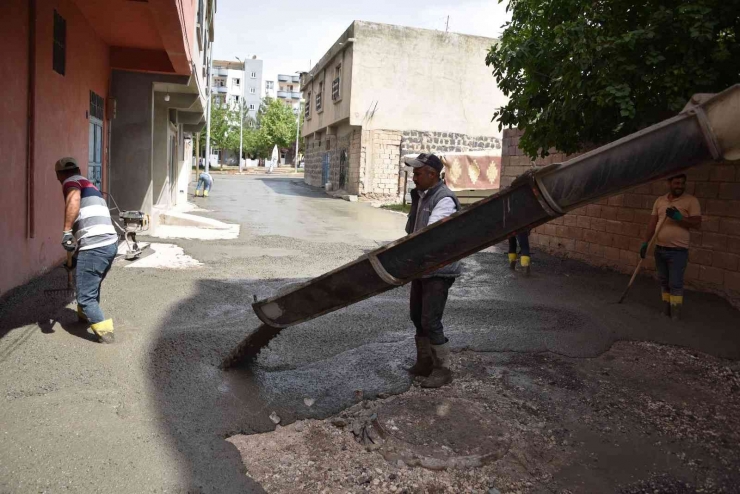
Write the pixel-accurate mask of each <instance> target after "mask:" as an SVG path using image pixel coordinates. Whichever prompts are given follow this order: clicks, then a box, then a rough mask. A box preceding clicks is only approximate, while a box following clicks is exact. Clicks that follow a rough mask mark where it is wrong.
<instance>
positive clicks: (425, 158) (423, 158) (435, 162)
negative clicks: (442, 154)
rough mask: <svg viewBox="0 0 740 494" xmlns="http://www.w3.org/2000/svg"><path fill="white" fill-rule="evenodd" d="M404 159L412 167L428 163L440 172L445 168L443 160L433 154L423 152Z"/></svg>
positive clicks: (419, 166) (427, 164)
mask: <svg viewBox="0 0 740 494" xmlns="http://www.w3.org/2000/svg"><path fill="white" fill-rule="evenodd" d="M403 161H404V163H406V164H407V165H408V166H410V167H411V168H421V167H422V166H425V165H426V166H431V167H432V168H434V169H435V170H437V171H438V172H441V171H442V169H443V168H444V165H443V164H442V160H441V159H439V158H438V157H437V156H435V155H433V154H427V153H421V154H420V155H419V156H417V157H416V158H404V159H403Z"/></svg>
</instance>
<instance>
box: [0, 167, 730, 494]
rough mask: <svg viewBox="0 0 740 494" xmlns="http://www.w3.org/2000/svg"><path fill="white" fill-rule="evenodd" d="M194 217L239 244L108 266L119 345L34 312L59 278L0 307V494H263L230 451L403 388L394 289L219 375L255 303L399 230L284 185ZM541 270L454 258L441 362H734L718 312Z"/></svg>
mask: <svg viewBox="0 0 740 494" xmlns="http://www.w3.org/2000/svg"><path fill="white" fill-rule="evenodd" d="M191 192H192V189H191ZM196 202H197V203H198V204H199V205H200V206H201V207H203V208H205V209H208V210H209V212H207V213H201V214H204V215H207V216H209V217H212V218H216V219H219V220H222V221H225V222H229V223H239V224H240V225H241V234H240V236H239V238H238V239H236V240H220V241H219V240H216V241H195V240H174V241H171V240H167V241H166V242H168V243H174V244H177V245H178V246H180V247H182V248H183V249H184V251H185V253H186V254H188V255H190V256H192V257H193V258H195V259H197V260H198V261H201V262H202V263H203V264H204V265H203V266H202V267H198V268H191V269H179V270H175V269H133V268H130V267H127V263H126V261H117V262H116V264H115V265H114V268H113V270H112V271H111V273H110V275H109V278H108V280H106V282H105V284H104V290H103V300H102V306H103V309H104V310H105V312H106V314H107V315H108V316H110V317H113V319H114V321H115V324H116V332H117V343H116V344H115V345H113V346H103V345H100V344H97V343H95V342H93V341H92V338H91V335H90V334H89V333H88V332H87V331H86V329H85V327H84V326H81V325H79V324H78V323H76V322H75V315H74V312H73V309H74V303H71V304H69V305H67V302H68V301H66V300H59V299H53V298H49V297H46V296H44V294H43V289H44V288H48V287H51V286H55V287H58V286H63V285H64V273H63V271H62V270H57V271H56V272H54V273H51V274H50V275H49V276H46V277H44V278H41V279H39V280H36V281H34V282H33V283H31V284H29V285H27V286H25V287H21V288H20V289H18V290H16V291H15V292H13V293H12V294H10V295H9V296H7V297H6V298H5V299H3V300H2V305H1V306H0V399H2V407H0V434H2V442H0V492H59V491H63V490H69V491H72V492H123V493H125V492H132V493H134V492H136V493H141V492H219V493H227V492H261V490H262V489H261V487H260V486H259V485H257V484H256V483H255V482H253V481H252V480H250V479H249V477H248V476H247V475H245V473H246V472H245V471H244V467H243V465H242V462H241V459H240V457H239V454H238V452H237V450H236V448H235V447H234V446H233V445H231V444H230V443H228V442H226V441H225V440H224V439H225V438H227V437H230V436H232V435H234V434H237V433H246V434H249V433H253V432H263V431H267V430H271V429H272V428H274V424H273V423H272V422H271V421H270V419H269V415H270V414H271V413H272V412H275V413H276V414H277V415H279V416H280V417H281V419H282V423H283V424H285V423H290V422H291V421H293V420H296V419H299V418H306V417H316V418H318V417H326V416H328V415H331V414H334V413H336V412H338V411H339V410H341V409H343V408H344V407H346V406H348V405H349V404H351V403H354V396H355V392H356V391H357V390H362V391H363V393H364V395H365V397H372V396H375V395H376V394H378V393H380V392H386V393H401V392H403V391H405V390H406V389H408V387H409V385H410V381H409V378H408V376H407V375H406V373H405V372H404V370H403V366H404V365H407V363H408V360H409V359H410V358H411V355H412V351H413V349H412V347H413V339H412V336H413V332H412V330H411V324H410V323H409V321H408V320H407V297H408V293H407V291H408V289H407V288H406V287H401V288H399V289H396V290H393V291H391V292H386V293H384V294H383V295H381V296H378V297H375V298H373V299H370V300H366V301H364V302H362V303H360V304H357V305H355V306H353V307H350V308H347V309H344V310H341V311H337V312H335V313H333V314H329V315H327V316H324V317H322V318H319V319H316V320H313V321H310V322H308V323H305V324H302V325H299V326H296V327H292V328H289V329H286V330H284V331H283V332H282V333H281V334H280V335H279V336H278V337H277V338H276V339H275V340H273V342H272V343H271V345H270V346H269V347H268V348H267V349H266V350H265V351H263V352H262V353H261V354H260V356H259V359H258V361H257V363H256V365H254V366H253V367H252V369H251V370H238V371H231V372H222V371H220V370H219V369H218V364H219V362H220V360H221V358H223V356H224V355H225V354H226V353H228V351H229V350H230V349H231V348H232V347H233V345H235V344H236V343H237V342H238V341H240V340H241V339H242V338H243V337H244V336H245V335H246V334H247V333H248V332H249V331H251V330H252V329H254V328H256V327H257V325H258V320H257V318H256V316H254V314H253V313H252V311H251V307H250V303H251V301H252V300H253V298H254V297H255V296H256V297H257V298H265V297H268V296H271V295H273V294H275V293H276V292H277V291H278V290H280V289H281V287H284V286H286V285H288V284H290V283H294V282H296V281H301V280H305V279H307V278H310V277H314V276H317V275H320V274H322V273H324V272H326V271H328V270H331V269H334V268H336V267H338V266H340V265H342V264H343V263H346V262H349V261H351V260H354V259H355V258H357V257H358V256H360V255H362V254H363V253H364V252H366V251H368V250H371V249H374V248H375V247H377V246H378V245H380V244H382V243H384V242H387V241H391V240H394V239H396V238H398V237H400V236H402V235H403V226H404V224H405V217H404V216H403V215H400V214H398V213H393V212H388V211H384V210H379V209H375V208H373V207H371V206H370V205H369V204H363V203H359V204H358V203H348V202H344V201H341V200H336V199H330V198H328V197H327V196H325V195H324V194H323V193H321V192H318V191H315V190H313V189H310V188H308V187H306V186H305V185H303V184H302V183H300V182H298V181H296V180H295V179H291V178H287V177H268V176H216V181H215V184H214V188H213V190H212V192H211V196H210V197H209V198H206V199H203V198H198V199H196ZM149 240H151V241H154V242H157V241H158V240H156V239H149ZM533 256H534V257H533V268H532V269H533V275H532V276H531V277H530V278H523V277H521V276H520V274H519V273H518V272H516V273H512V272H510V271H509V270H508V267H507V263H506V258H505V255H504V254H503V253H502V252H499V251H497V250H496V249H495V248H493V249H489V250H488V251H485V252H482V253H479V254H476V255H474V256H471V257H470V258H468V259H466V260H465V274H464V276H463V277H461V278H460V279H459V280H458V281H457V282H456V283H455V285H454V286H453V287H452V290H451V293H450V301H449V303H448V309H447V312H446V316H445V324H446V327H447V331H448V336H449V337H450V340H451V343H452V345H453V347H455V348H457V349H460V348H469V349H472V350H476V351H486V352H546V351H549V352H553V353H557V354H562V355H567V356H573V357H584V358H586V357H594V356H597V355H599V354H601V353H603V352H604V351H605V350H607V349H608V348H609V347H610V346H611V345H612V344H613V343H614V342H615V341H618V340H651V341H657V342H661V343H670V344H676V345H681V346H687V347H690V348H694V349H696V350H698V351H703V352H706V353H710V354H713V355H717V356H721V357H726V358H733V359H737V358H739V357H740V332H738V331H737V323H738V320H740V319H739V318H738V316H739V314H738V312H737V311H736V310H734V309H732V308H731V307H730V306H729V304H727V303H726V302H725V301H724V300H722V299H720V298H718V297H715V296H711V295H706V294H698V293H690V294H688V295H687V297H686V310H685V321H684V322H682V323H680V324H677V325H672V324H671V323H670V322H669V321H668V320H666V319H665V318H663V317H661V316H660V315H659V314H658V309H659V303H660V300H659V296H658V295H657V288H656V287H655V285H654V283H652V282H651V281H649V280H640V281H639V282H638V283H637V284H636V287H635V288H634V291H633V293H632V294H631V295H630V299H629V300H628V302H627V303H625V304H622V305H617V304H616V303H615V301H616V300H617V299H618V298H619V295H620V293H621V291H622V289H623V288H624V286H625V285H626V282H627V277H625V276H622V275H617V274H614V273H610V272H605V271H602V270H598V269H593V268H590V267H587V266H584V265H582V264H580V263H577V262H573V261H561V260H559V259H555V258H552V257H548V256H544V255H540V254H538V253H536V252H535V253H534V254H533ZM708 315H711V317H708Z"/></svg>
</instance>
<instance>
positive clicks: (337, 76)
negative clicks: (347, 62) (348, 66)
mask: <svg viewBox="0 0 740 494" xmlns="http://www.w3.org/2000/svg"><path fill="white" fill-rule="evenodd" d="M341 85H342V64H341V63H340V64H339V65H337V66H336V67H335V68H334V80H333V81H332V83H331V100H332V101H339V99H340V98H341V96H342V94H341V92H340V87H341Z"/></svg>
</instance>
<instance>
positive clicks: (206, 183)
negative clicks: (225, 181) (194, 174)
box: [195, 172, 213, 197]
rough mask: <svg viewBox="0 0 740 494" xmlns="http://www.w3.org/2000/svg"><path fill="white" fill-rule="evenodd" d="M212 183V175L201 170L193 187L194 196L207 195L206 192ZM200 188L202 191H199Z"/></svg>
mask: <svg viewBox="0 0 740 494" xmlns="http://www.w3.org/2000/svg"><path fill="white" fill-rule="evenodd" d="M212 185H213V177H212V176H211V174H210V173H208V172H203V173H201V174H200V176H199V177H198V185H197V186H196V187H195V197H201V196H202V197H208V192H209V191H210V190H211V186H212ZM201 190H202V193H201Z"/></svg>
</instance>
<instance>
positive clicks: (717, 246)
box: [701, 232, 727, 250]
mask: <svg viewBox="0 0 740 494" xmlns="http://www.w3.org/2000/svg"><path fill="white" fill-rule="evenodd" d="M701 245H702V247H705V248H707V249H714V250H725V249H726V248H727V235H722V234H720V233H710V232H702V241H701Z"/></svg>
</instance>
